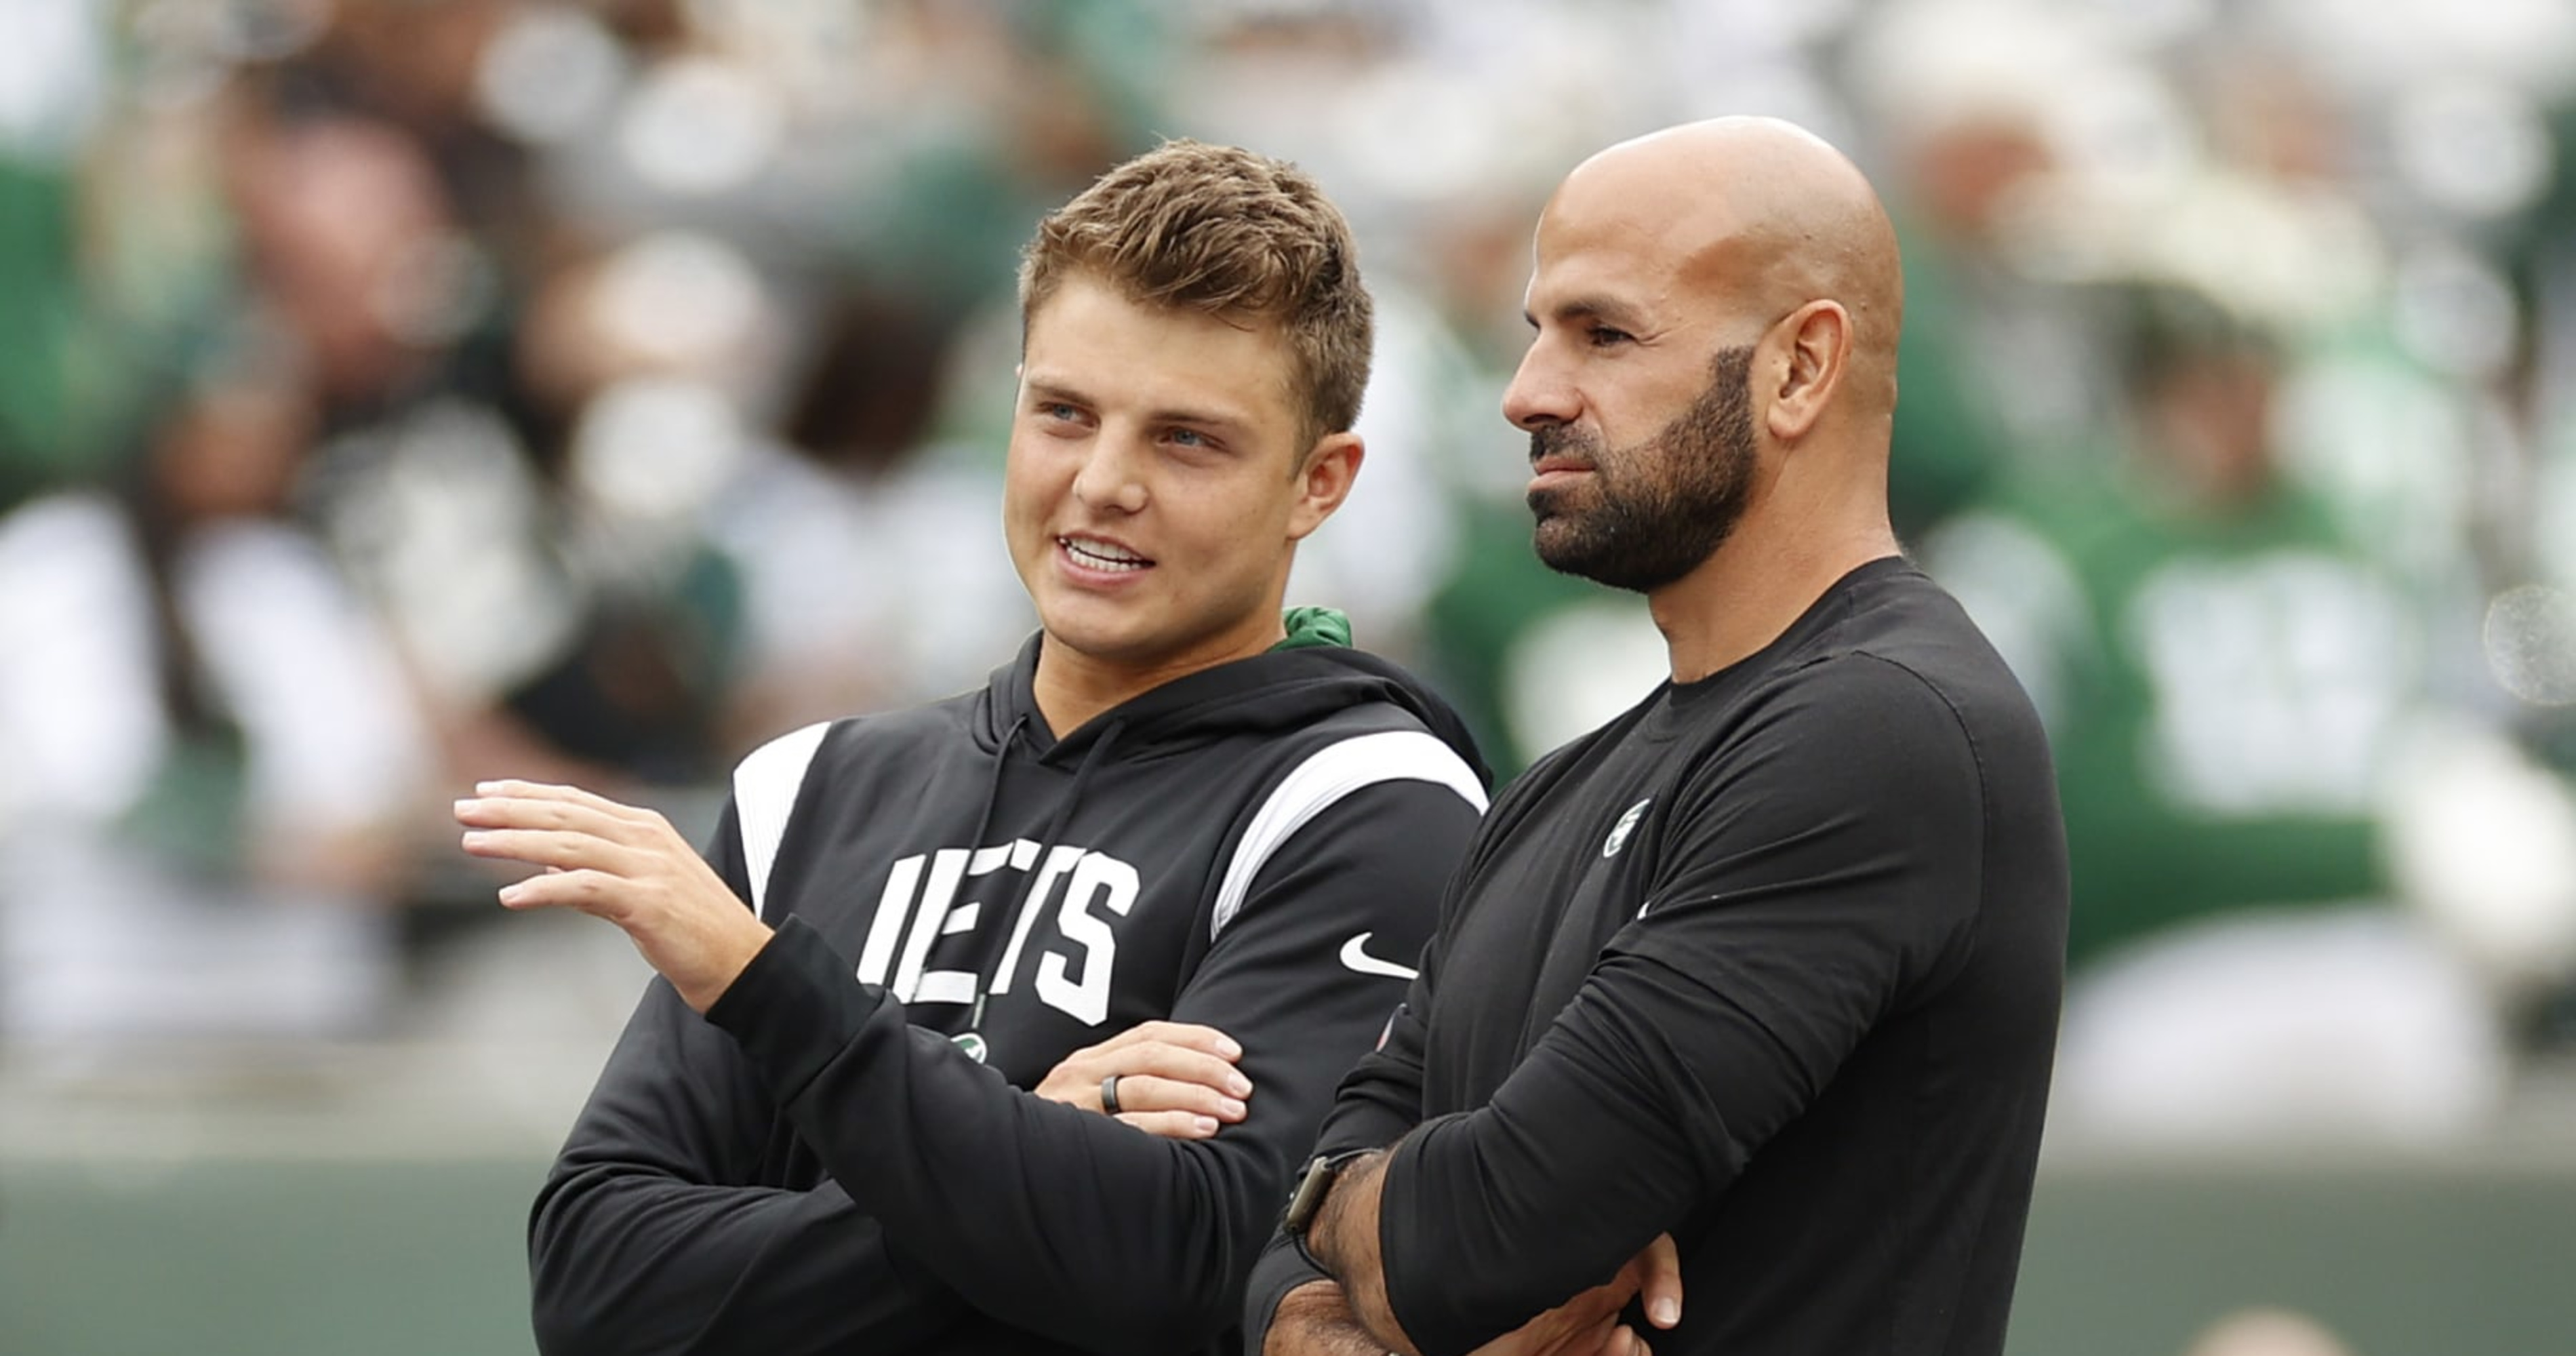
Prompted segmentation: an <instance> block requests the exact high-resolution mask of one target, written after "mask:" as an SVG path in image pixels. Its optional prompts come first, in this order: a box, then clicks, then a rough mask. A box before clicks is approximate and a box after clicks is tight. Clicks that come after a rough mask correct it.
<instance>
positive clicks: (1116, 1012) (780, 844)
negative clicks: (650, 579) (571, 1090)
mask: <svg viewBox="0 0 2576 1356" xmlns="http://www.w3.org/2000/svg"><path fill="white" fill-rule="evenodd" d="M1021 298H1022V311H1023V326H1024V333H1023V346H1022V355H1021V369H1020V383H1019V394H1018V405H1017V410H1016V413H1015V415H1014V419H1013V425H1012V432H1011V439H1010V454H1009V461H1008V470H1007V473H1006V478H1005V482H1004V492H1003V526H1004V537H1005V539H1006V541H1007V543H1008V546H1009V549H1010V552H1011V556H1012V559H1013V561H1014V562H1015V564H1016V566H1017V568H1018V570H1019V573H1020V577H1021V580H1022V582H1023V583H1024V585H1025V586H1026V587H1027V589H1028V591H1029V595H1030V597H1031V598H1032V599H1033V600H1034V601H1035V603H1036V606H1037V612H1038V616H1039V620H1040V631H1039V633H1038V634H1037V635H1036V636H1034V637H1032V638H1031V640H1030V641H1029V643H1028V645H1027V646H1026V647H1025V648H1024V649H1023V650H1022V651H1021V653H1020V655H1019V658H1018V659H1017V661H1016V662H1014V663H1012V664H1010V665H1007V666H1005V667H1003V668H1002V669H999V670H997V671H996V672H995V673H994V675H993V678H992V681H991V683H990V685H989V686H987V687H986V688H985V689H983V690H981V691H978V692H974V693H969V694H966V695H962V696H959V697H956V698H952V699H950V700H948V701H944V702H940V703H937V704H935V705H931V706H927V707H922V708H918V709H915V710H910V711H901V712H895V713H891V714H885V715H876V716H867V717H860V718H855V719H849V720H843V721H837V722H832V723H829V724H825V725H818V726H814V727H811V728H808V729H805V730H800V731H797V732H795V733H793V734H790V735H787V736H785V737H783V738H781V739H779V740H777V741H775V742H773V743H771V744H769V745H767V746H766V747H764V748H762V749H761V750H759V751H757V752H755V753H753V754H752V755H751V756H750V757H749V758H747V759H746V760H744V762H743V764H742V766H741V768H740V770H739V771H738V772H737V773H736V775H735V778H734V795H733V798H732V800H731V802H730V803H729V805H728V807H727V809H726V812H725V814H724V816H723V819H722V821H721V823H720V825H719V828H718V830H717V834H716V839H715V842H714V844H713V847H712V850H711V851H710V852H709V853H708V855H707V857H706V858H704V859H701V858H700V856H699V855H698V854H697V853H695V852H694V851H692V850H691V849H690V848H689V846H688V845H687V844H685V843H684V842H682V841H681V840H680V839H679V837H678V836H677V835H676V834H675V833H674V832H673V831H672V830H671V828H670V827H669V825H668V824H667V823H665V822H664V821H663V820H662V819H661V818H660V817H659V816H658V815H655V814H653V813H651V812H649V811H645V810H639V809H632V808H629V807H625V806H620V805H616V804H613V803H611V802H608V801H605V800H602V799H600V798H599V797H596V796H593V795H590V794H588V793H586V792H583V791H580V790H577V789H573V788H569V787H552V786H540V785H534V784H529V783H523V782H495V783H486V784H484V785H482V786H480V787H478V788H477V794H476V796H475V797H474V798H472V799H469V800H465V801H460V802H459V803H458V806H457V818H458V820H459V821H460V822H461V823H463V824H464V825H466V826H467V828H468V830H469V831H468V832H467V833H466V835H465V847H466V850H467V851H469V852H472V853H475V854H477V855H481V856H487V857H495V858H503V859H509V860H515V861H520V862H525V863H529V864H532V865H536V866H540V867H543V868H546V870H545V871H544V872H542V873H540V874H538V875H535V876H532V877H530V878H529V879H527V880H524V881H521V882H519V883H517V884H514V885H511V886H509V887H507V888H505V889H503V890H502V892H501V897H502V902H503V903H504V904H506V905H508V906H509V907H512V908H540V907H570V908H575V909H579V910H582V911H585V912H589V913H594V914H597V915H599V916H601V917H603V918H606V919H608V920H610V921H612V922H614V923H616V924H617V925H618V926H619V927H621V928H623V929H625V930H626V932H627V933H628V935H629V936H630V937H631V938H632V939H633V941H634V942H635V944H636V946H637V948H638V949H639V950H640V951H641V952H642V953H643V954H644V956H645V958H646V959H647V960H648V961H650V962H651V963H652V965H653V967H654V968H655V970H657V971H658V972H659V973H660V979H659V980H657V981H656V982H655V983H654V984H653V985H652V986H651V988H650V990H649V992H648V993H647V994H646V996H645V998H644V1001H643V1004H642V1006H641V1007H640V1008H639V1010H638V1011H637V1013H636V1016H635V1018H634V1020H633V1022H632V1024H631V1025H630V1026H629V1028H628V1030H627V1032H626V1034H625V1036H624V1038H623V1039H622V1040H621V1041H620V1043H619V1045H618V1048H617V1050H616V1052H615V1054H613V1055H612V1056H611V1058H610V1061H609V1065H608V1069H607V1071H606V1073H605V1074H604V1075H603V1076H602V1078H601V1080H600V1084H599V1087H598V1090H597V1091H596V1092H595V1093H594V1094H593V1096H592V1098H591V1101H590V1104H589V1106H588V1107H587V1108H586V1109H585V1110H584V1111H583V1113H582V1115H581V1118H580V1121H579V1123H578V1124H577V1125H576V1126H575V1128H574V1130H573V1132H572V1136H571V1139H570V1141H569V1143H568V1144H567V1145H566V1146H565V1149H564V1151H563V1155H562V1157H561V1159H560V1160H559V1161H558V1162H557V1164H556V1166H555V1169H554V1171H553V1173H552V1174H551V1175H550V1176H549V1178H548V1179H547V1182H546V1185H545V1187H544V1189H543V1191H542V1192H541V1194H540V1195H539V1198H538V1201H537V1205H536V1210H535V1213H534V1217H533V1219H532V1221H531V1231H530V1232H531V1253H532V1274H533V1281H534V1297H535V1309H536V1326H537V1330H538V1337H539V1342H540V1345H541V1346H542V1347H543V1348H544V1349H545V1350H546V1351H547V1352H549V1353H557V1354H560V1353H568V1352H590V1351H599V1352H611V1351H613V1352H620V1353H639V1352H656V1351H758V1352H762V1353H764V1354H765V1356H778V1354H780V1353H789V1352H822V1351H844V1350H849V1351H856V1350H865V1351H871V1352H894V1351H921V1352H963V1351H977V1352H989V1351H1009V1352H1022V1351H1025V1352H1041V1351H1062V1350H1072V1349H1087V1350H1095V1351H1124V1352H1186V1351H1215V1350H1224V1349H1228V1348H1230V1347H1231V1346H1232V1345H1233V1344H1234V1340H1235V1339H1234V1338H1233V1336H1232V1334H1231V1332H1230V1329H1231V1328H1232V1327H1233V1325H1234V1323H1235V1321H1236V1319H1237V1316H1238V1315H1239V1313H1240V1304H1241V1297H1242V1284H1243V1277H1244V1273H1245V1271H1246V1270H1247V1269H1248V1268H1249V1266H1250V1265H1251V1262H1252V1259H1253V1256H1254V1254H1255V1253H1256V1252H1257V1251H1258V1250H1259V1247H1260V1244H1261V1241H1262V1240H1263V1239H1264V1238H1265V1237H1266V1236H1267V1235H1268V1234H1269V1232H1270V1230H1271V1228H1272V1226H1273V1224H1274V1222H1275V1221H1276V1219H1277V1216H1278V1210H1279V1202H1280V1200H1281V1199H1282V1198H1283V1195H1284V1193H1285V1183H1286V1179H1287V1175H1288V1169H1289V1161H1290V1159H1291V1157H1292V1156H1293V1155H1295V1154H1296V1153H1297V1152H1298V1151H1300V1150H1302V1149H1303V1148H1304V1146H1305V1145H1306V1143H1307V1142H1308V1141H1309V1140H1310V1139H1311V1138H1312V1136H1313V1133H1314V1129H1315V1125H1316V1122H1317V1120H1318V1118H1319V1117H1320V1115H1321V1113H1322V1110H1323V1108H1324V1106H1325V1104H1326V1103H1327V1102H1328V1101H1329V1100H1330V1096H1331V1090H1332V1087H1333V1084H1334V1082H1335V1080H1336V1079H1337V1078H1338V1077H1339V1076H1340V1075H1341V1073H1342V1072H1343V1071H1344V1069H1346V1068H1347V1067H1348V1066H1349V1064H1350V1063H1351V1061H1352V1060H1353V1059H1354V1058H1356V1057H1357V1056H1358V1055H1359V1054H1360V1053H1361V1052H1362V1051H1364V1050H1366V1049H1367V1048H1368V1046H1369V1044H1370V1042H1371V1041H1372V1040H1373V1039H1374V1038H1375V1037H1376V1036H1377V1034H1378V1032H1379V1031H1380V1029H1381V1027H1382V1025H1383V1024H1384V1022H1385V1020H1386V1017H1387V1014H1388V1013H1389V1012H1390V1011H1392V1010H1393V1008H1394V1006H1395V1004H1396V1001H1397V999H1398V998H1399V997H1400V996H1401V994H1402V991H1403V989H1402V986H1403V982H1404V980H1405V979H1406V978H1409V977H1410V974H1411V971H1410V970H1409V968H1407V967H1408V966H1409V964H1410V962H1411V961H1412V959H1413V957H1414V955H1415V953H1416V951H1417V950H1418V949H1419V947H1420V945H1421V943H1422V941H1423V939H1424V938H1425V937H1426V936H1428V934H1429V931H1430V925H1431V911H1432V904H1433V901H1434V900H1435V899H1436V897H1437V895H1438V891H1439V883H1440V881H1441V879H1442V878H1443V877H1444V876H1445V875H1446V873H1447V870H1448V868H1449V867H1450V866H1451V865H1452V864H1453V863H1454V862H1455V861H1456V859H1457V856H1458V853H1459V851H1460V850H1461V849H1462V847H1463V846H1464V844H1465V842H1466V839H1467V836H1468V834H1469V833H1470V832H1471V831H1472V829H1473V825H1474V822H1475V819H1476V815H1477V812H1478V811H1479V810H1480V809H1481V807H1482V805H1483V774H1482V772H1481V769H1480V768H1479V767H1478V765H1477V764H1476V760H1475V757H1474V752H1473V749H1472V746H1471V745H1470V744H1469V743H1468V741H1467V739H1466V737H1465V735H1464V733H1463V731H1462V729H1461V728H1460V726H1459V725H1458V722H1457V720H1456V718H1455V716H1454V715H1452V714H1451V713H1450V712H1449V711H1448V710H1447V708H1446V707H1445V706H1443V705H1442V704H1441V703H1440V702H1439V701H1438V700H1437V699H1436V698H1433V697H1431V696H1430V695H1429V694H1427V693H1426V692H1425V691H1424V690H1423V689H1422V688H1421V687H1420V686H1419V685H1418V684H1417V683H1415V682H1414V681H1413V680H1412V679H1410V678H1409V677H1408V676H1407V675H1405V674H1404V673H1403V672H1402V671H1401V670H1399V669H1397V668H1395V667H1394V666H1392V665H1390V664H1387V663H1385V662H1383V661H1380V660H1376V659H1373V658H1371V657H1369V656H1367V655H1364V654H1361V653H1359V652H1356V651H1353V650H1351V649H1348V648H1346V647H1345V646H1343V645H1341V644H1336V643H1332V642H1333V640H1334V639H1335V638H1336V637H1334V636H1333V635H1332V632H1333V631H1334V629H1335V628H1334V627H1333V626H1332V625H1330V622H1329V619H1316V618H1314V617H1312V616H1310V615H1308V614H1303V613H1296V614H1290V615H1289V616H1288V617H1287V618H1286V619H1285V620H1284V621H1283V616H1282V613H1281V603H1282V600H1283V595H1284V591H1285V588H1286V584H1287V577H1288V570H1289V565H1290V563H1291V561H1292V559H1293V557H1294V553H1295V548H1296V545H1297V543H1298V542H1299V541H1300V540H1301V539H1303V538H1304V537H1305V536H1307V535H1308V534H1309V533H1311V532H1313V531H1314V530H1315V529H1316V528H1317V527H1318V526H1320V525H1321V524H1322V523H1323V521H1324V520H1325V519H1326V518H1327V517H1329V516H1331V514H1332V513H1333V511H1334V509H1335V508H1336V507H1337V506H1339V505H1340V503H1341V502H1342V500H1343V497H1344V496H1345V495H1346V494H1348V493H1349V491H1350V488H1351V483H1352V479H1353V477H1354V476H1355V475H1356V474H1357V472H1358V470H1359V466H1360V461H1361V457H1362V447H1361V444H1360V440H1359V439H1358V437H1357V436H1355V435H1354V434H1353V433H1352V432H1351V431H1350V430H1351V427H1352V424H1353V422H1354V420H1355V419H1356V417H1357V415H1358V411H1359V403H1360V396H1361V392H1362V389H1363V388H1364V387H1365V385H1366V383H1367V377H1368V366H1369V348H1370V307H1369V300H1368V295H1367V293H1366V292H1365V291H1364V290H1363V289H1362V287H1361V285H1360V279H1359V274H1358V269H1357V265H1356V260H1355V258H1354V252H1353V248H1352V243H1351V239H1350V236H1349V232H1348V228H1347V226H1346V225H1345V223H1344V222H1343V220H1342V218H1341V215H1340V213H1338V212H1337V211H1335V210H1334V208H1333V207H1332V205H1331V204H1330V203H1329V202H1327V201H1326V200H1325V199H1324V198H1323V196H1322V195H1321V193H1320V192H1318V191H1317V189H1316V188H1315V186H1314V184H1313V183H1312V182H1311V181H1309V180H1308V179H1307V178H1306V177H1305V176H1303V175H1302V174H1299V173H1298V172H1296V171H1295V170H1293V169H1292V168H1290V167H1288V166H1286V165H1283V164H1280V163H1278V162H1276V161H1272V160H1268V159H1265V158H1263V157H1260V156H1256V155H1252V154H1249V153H1247V152H1244V151H1240V150H1234V149H1229V148H1222V147H1211V146H1205V145H1199V144H1196V143H1189V142H1176V143H1171V144H1168V145H1165V146H1163V147H1161V148H1159V149H1157V150H1155V151H1153V152H1150V153H1148V154H1146V155H1144V156H1141V157H1139V158H1137V159H1135V160H1133V161H1130V162H1128V163H1127V164H1125V165H1122V166H1120V167H1118V168H1116V169H1114V170H1112V171H1110V172H1109V173H1108V174H1106V175H1104V176H1103V177H1102V178H1101V179H1100V180H1099V181H1098V182H1097V183H1095V184H1094V185H1093V186H1092V187H1091V188H1090V189H1088V190H1086V191H1085V192H1084V193H1082V194H1081V195H1080V196H1078V197H1076V198H1075V199H1074V200H1073V201H1072V202H1071V203H1069V204H1067V205H1066V206H1065V207H1064V208H1062V209H1061V210H1059V211H1057V212H1056V213H1054V214H1053V215H1051V216H1049V217H1048V218H1047V219H1046V220H1045V222H1043V223H1042V224H1041V225H1040V227H1039V229H1038V232H1037V236H1036V238H1035V240H1034V241H1033V242H1032V243H1031V245H1030V246H1029V249H1028V253H1027V256H1026V260H1025V264H1024V267H1023V270H1022V273H1021ZM853 586H854V587H868V586H875V587H902V581H901V580H883V581H853ZM1104 1038H1105V1039H1104ZM1102 1112H1107V1113H1110V1114H1109V1115H1103V1114H1101V1113H1102ZM1113 1116H1114V1117H1116V1119H1115V1120H1113V1119H1112V1117H1113ZM1122 1120H1123V1121H1125V1122H1127V1124H1120V1123H1118V1122H1119V1121H1122ZM1143 1130H1150V1131H1153V1132H1155V1133H1151V1134H1148V1133H1140V1131H1143Z"/></svg>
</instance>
